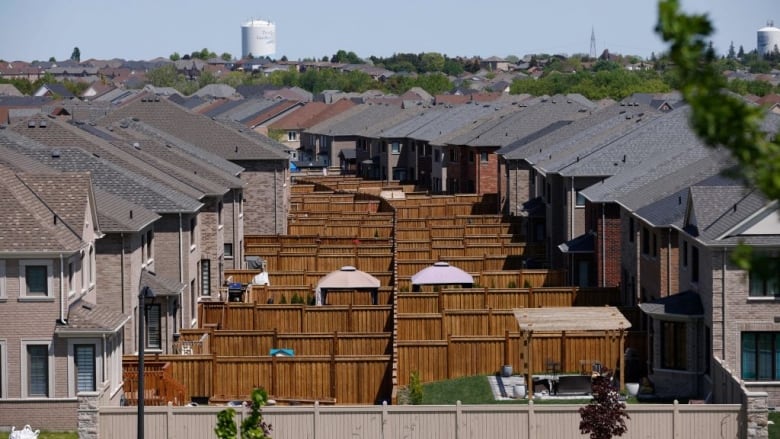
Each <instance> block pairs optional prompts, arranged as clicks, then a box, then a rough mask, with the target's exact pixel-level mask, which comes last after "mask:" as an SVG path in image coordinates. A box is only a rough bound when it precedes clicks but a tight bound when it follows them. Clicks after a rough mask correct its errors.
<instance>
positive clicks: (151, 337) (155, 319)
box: [144, 303, 162, 349]
mask: <svg viewBox="0 0 780 439" xmlns="http://www.w3.org/2000/svg"><path fill="white" fill-rule="evenodd" d="M144 312H145V313H146V315H145V316H144V317H146V346H145V349H162V330H161V329H162V325H161V323H162V322H161V316H160V304H158V303H152V304H149V305H146V307H145V311H144Z"/></svg>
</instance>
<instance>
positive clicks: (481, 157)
mask: <svg viewBox="0 0 780 439" xmlns="http://www.w3.org/2000/svg"><path fill="white" fill-rule="evenodd" d="M479 161H480V162H482V163H487V162H488V153H487V151H483V152H481V153H479Z"/></svg>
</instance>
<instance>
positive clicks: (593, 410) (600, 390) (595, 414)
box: [580, 372, 631, 439]
mask: <svg viewBox="0 0 780 439" xmlns="http://www.w3.org/2000/svg"><path fill="white" fill-rule="evenodd" d="M611 379H612V373H611V372H607V373H606V374H605V375H604V376H597V377H596V378H594V379H593V399H592V400H591V401H590V403H588V405H586V406H584V407H580V433H582V434H588V433H590V439H611V438H612V437H613V436H622V435H623V433H625V432H626V431H628V427H627V426H626V419H631V417H630V416H628V413H626V404H625V403H624V402H623V401H621V400H620V394H618V392H617V390H615V388H614V387H612V383H611Z"/></svg>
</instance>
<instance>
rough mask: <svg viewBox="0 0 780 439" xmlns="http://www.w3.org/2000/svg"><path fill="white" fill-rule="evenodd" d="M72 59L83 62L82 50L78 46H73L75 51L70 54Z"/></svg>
mask: <svg viewBox="0 0 780 439" xmlns="http://www.w3.org/2000/svg"><path fill="white" fill-rule="evenodd" d="M70 59H72V60H73V61H76V62H81V50H79V48H78V47H74V48H73V52H72V53H71V54H70Z"/></svg>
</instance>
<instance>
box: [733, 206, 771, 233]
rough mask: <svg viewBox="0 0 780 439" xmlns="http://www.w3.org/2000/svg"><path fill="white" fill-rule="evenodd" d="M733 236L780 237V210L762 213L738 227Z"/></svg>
mask: <svg viewBox="0 0 780 439" xmlns="http://www.w3.org/2000/svg"><path fill="white" fill-rule="evenodd" d="M730 235H731V236H755V235H760V236H767V235H780V210H778V208H777V207H775V208H774V209H771V210H768V211H765V212H762V213H761V214H760V215H757V216H756V217H754V218H751V219H750V220H749V221H746V222H745V223H744V224H741V225H740V226H738V227H736V228H735V229H734V230H733V231H732V232H731V233H730Z"/></svg>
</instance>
